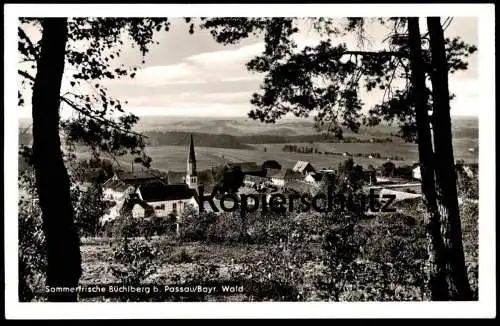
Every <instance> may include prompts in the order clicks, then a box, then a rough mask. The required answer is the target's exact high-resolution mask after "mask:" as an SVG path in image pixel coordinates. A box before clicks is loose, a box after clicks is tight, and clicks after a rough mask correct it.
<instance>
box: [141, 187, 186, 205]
mask: <svg viewBox="0 0 500 326" xmlns="http://www.w3.org/2000/svg"><path fill="white" fill-rule="evenodd" d="M139 191H140V193H141V196H142V199H143V200H144V201H146V202H157V201H169V200H181V199H189V198H192V197H196V191H195V190H193V189H190V188H189V187H188V186H187V185H186V184H172V185H167V184H162V183H150V184H144V185H141V186H139Z"/></svg>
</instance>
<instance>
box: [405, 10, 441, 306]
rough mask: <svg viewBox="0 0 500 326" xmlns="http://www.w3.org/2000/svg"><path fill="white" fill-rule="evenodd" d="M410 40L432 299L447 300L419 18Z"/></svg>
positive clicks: (410, 28) (410, 29)
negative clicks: (425, 209)
mask: <svg viewBox="0 0 500 326" xmlns="http://www.w3.org/2000/svg"><path fill="white" fill-rule="evenodd" d="M408 43H409V46H410V62H411V84H412V92H411V94H412V97H413V102H414V103H415V114H416V122H417V136H418V153H419V159H420V174H421V179H422V194H423V200H424V204H425V207H426V208H427V214H426V221H425V222H426V227H427V235H428V253H429V261H428V262H429V266H428V267H429V289H430V292H431V299H432V300H447V299H448V296H447V292H448V291H447V285H446V279H445V274H444V270H443V268H442V267H443V261H442V251H443V241H442V238H441V232H440V217H439V211H438V209H437V202H436V197H437V196H436V188H435V187H436V184H435V177H434V169H435V167H434V163H435V160H434V152H433V148H432V136H431V130H430V121H429V115H428V113H427V111H428V91H427V87H426V85H425V69H424V61H423V58H422V44H421V36H420V27H419V22H418V18H414V17H410V18H408Z"/></svg>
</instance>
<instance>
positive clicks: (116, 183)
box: [102, 179, 130, 192]
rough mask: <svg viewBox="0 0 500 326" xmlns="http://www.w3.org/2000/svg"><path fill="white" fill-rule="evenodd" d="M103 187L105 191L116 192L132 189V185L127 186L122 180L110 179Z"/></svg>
mask: <svg viewBox="0 0 500 326" xmlns="http://www.w3.org/2000/svg"><path fill="white" fill-rule="evenodd" d="M102 187H103V188H104V189H110V190H114V191H119V192H123V191H125V190H127V189H128V188H129V187H130V185H129V184H126V183H125V182H123V181H121V180H115V179H108V181H106V182H105V183H104V184H103V185H102Z"/></svg>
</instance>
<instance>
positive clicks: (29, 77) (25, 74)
mask: <svg viewBox="0 0 500 326" xmlns="http://www.w3.org/2000/svg"><path fill="white" fill-rule="evenodd" d="M17 72H18V73H19V74H20V75H21V76H23V77H25V78H27V79H30V80H32V81H35V77H33V76H31V75H30V74H28V73H27V72H25V71H22V70H18V71H17ZM60 99H61V101H63V102H64V103H66V104H68V105H69V106H70V107H71V108H73V109H74V110H76V111H78V112H80V113H81V114H83V115H85V116H87V117H89V118H91V119H94V120H97V121H99V122H100V123H102V124H104V125H106V126H109V127H111V128H114V129H116V130H119V131H121V132H124V133H128V134H132V135H136V136H140V137H144V138H149V137H148V136H146V135H143V134H141V133H138V132H135V131H131V130H126V129H123V128H121V127H120V126H118V125H117V124H116V123H114V122H112V121H110V120H107V119H105V118H101V117H96V116H94V115H92V114H90V113H88V112H87V111H86V110H85V109H83V108H81V107H79V106H78V105H76V104H75V103H74V102H73V101H71V100H69V99H67V98H66V97H64V96H61V97H60Z"/></svg>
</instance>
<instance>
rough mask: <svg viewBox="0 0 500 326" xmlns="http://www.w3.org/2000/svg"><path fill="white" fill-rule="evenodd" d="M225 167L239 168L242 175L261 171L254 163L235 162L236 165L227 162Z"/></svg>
mask: <svg viewBox="0 0 500 326" xmlns="http://www.w3.org/2000/svg"><path fill="white" fill-rule="evenodd" d="M226 166H227V167H228V168H236V167H239V168H240V169H241V172H243V173H248V172H260V171H262V168H261V167H260V166H259V165H258V164H257V163H255V162H236V163H235V162H227V163H226Z"/></svg>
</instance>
